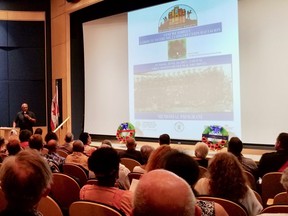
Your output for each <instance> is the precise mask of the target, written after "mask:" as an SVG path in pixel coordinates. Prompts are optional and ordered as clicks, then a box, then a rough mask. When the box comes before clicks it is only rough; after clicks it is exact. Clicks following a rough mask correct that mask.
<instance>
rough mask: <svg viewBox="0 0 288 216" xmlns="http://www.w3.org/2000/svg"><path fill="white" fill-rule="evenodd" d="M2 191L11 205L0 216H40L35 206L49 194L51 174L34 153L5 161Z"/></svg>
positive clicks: (0, 170)
mask: <svg viewBox="0 0 288 216" xmlns="http://www.w3.org/2000/svg"><path fill="white" fill-rule="evenodd" d="M0 181H1V187H2V190H3V192H4V194H5V198H6V200H7V202H8V205H7V207H6V209H4V210H3V211H2V212H1V213H0V215H1V216H18V215H22V216H24V215H25V216H39V215H42V214H41V213H40V212H38V211H37V210H36V208H35V207H36V205H37V204H38V202H39V201H40V199H41V197H42V196H46V195H47V194H48V191H49V188H50V184H51V183H52V173H51V170H50V169H49V166H48V165H47V163H46V162H45V161H44V159H43V158H42V157H41V156H40V155H39V154H38V153H37V152H36V151H35V150H29V149H28V150H25V151H21V152H19V153H18V154H17V155H15V156H10V157H8V158H6V159H5V161H4V162H3V164H2V166H1V169H0Z"/></svg>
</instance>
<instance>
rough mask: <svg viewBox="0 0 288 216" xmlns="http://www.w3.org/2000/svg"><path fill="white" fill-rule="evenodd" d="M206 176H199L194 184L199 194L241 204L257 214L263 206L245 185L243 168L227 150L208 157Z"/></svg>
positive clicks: (253, 213) (249, 211)
mask: <svg viewBox="0 0 288 216" xmlns="http://www.w3.org/2000/svg"><path fill="white" fill-rule="evenodd" d="M210 160H211V161H210V162H209V165H208V175H209V177H208V178H201V179H200V180H199V181H198V182H197V183H196V186H195V190H196V191H197V192H198V193H199V194H200V195H211V196H216V197H221V198H224V199H228V200H231V201H234V202H237V203H240V204H242V205H243V206H244V207H245V208H246V210H247V211H248V214H249V215H251V216H253V215H257V214H259V213H260V212H261V211H262V209H263V207H262V205H261V204H260V203H259V201H258V200H257V198H256V196H255V194H254V192H253V190H252V189H251V188H250V187H249V186H248V185H247V182H246V178H245V174H244V170H243V168H242V166H241V164H240V162H239V161H238V160H237V158H236V157H235V156H234V155H233V154H231V153H229V152H220V153H217V154H215V155H214V157H213V158H211V159H210Z"/></svg>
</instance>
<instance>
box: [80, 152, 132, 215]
mask: <svg viewBox="0 0 288 216" xmlns="http://www.w3.org/2000/svg"><path fill="white" fill-rule="evenodd" d="M119 163H120V158H119V155H118V153H117V151H116V150H115V149H113V148H99V149H98V150H96V151H94V152H93V153H92V155H91V156H90V157H89V159H88V166H89V169H90V170H91V171H93V172H94V173H95V176H96V178H97V180H98V182H97V185H95V184H94V185H88V184H87V185H84V186H83V187H82V188H81V190H80V199H81V200H90V201H95V202H100V203H104V204H107V205H111V206H113V207H115V208H117V209H119V210H121V211H122V212H124V213H125V215H131V210H132V192H131V191H128V190H120V189H119V188H117V187H115V186H114V185H115V183H116V180H117V178H118V175H119Z"/></svg>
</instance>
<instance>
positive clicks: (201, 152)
mask: <svg viewBox="0 0 288 216" xmlns="http://www.w3.org/2000/svg"><path fill="white" fill-rule="evenodd" d="M194 152H195V160H196V161H197V163H198V164H199V166H202V167H205V168H207V167H208V159H207V155H208V152H209V148H208V146H207V144H206V143H204V142H197V143H196V145H195V147H194Z"/></svg>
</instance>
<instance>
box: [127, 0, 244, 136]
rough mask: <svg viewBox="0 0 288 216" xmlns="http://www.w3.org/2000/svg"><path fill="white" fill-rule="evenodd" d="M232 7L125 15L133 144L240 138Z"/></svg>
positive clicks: (204, 4) (216, 4) (176, 7)
mask: <svg viewBox="0 0 288 216" xmlns="http://www.w3.org/2000/svg"><path fill="white" fill-rule="evenodd" d="M238 43H239V42H238V19H237V1H234V0H233V1H231V0H221V1H196V0H188V1H176V2H171V3H167V4H165V5H161V6H155V7H151V8H147V9H143V10H139V11H134V12H130V13H128V46H129V48H128V60H129V61H128V68H129V115H130V121H131V122H133V123H134V125H135V126H136V128H137V133H136V135H137V136H140V137H158V136H159V135H160V134H161V133H169V134H171V136H172V137H173V138H177V139H195V140H196V139H201V135H202V132H203V130H204V128H205V127H207V126H209V125H219V126H223V127H225V128H226V129H227V130H228V131H229V133H230V136H233V135H237V136H241V116H240V83H239V54H238V52H239V48H238V47H239V45H238Z"/></svg>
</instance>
